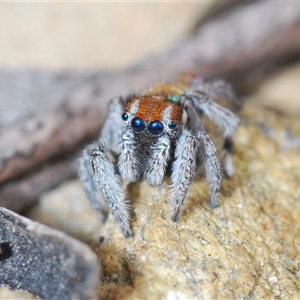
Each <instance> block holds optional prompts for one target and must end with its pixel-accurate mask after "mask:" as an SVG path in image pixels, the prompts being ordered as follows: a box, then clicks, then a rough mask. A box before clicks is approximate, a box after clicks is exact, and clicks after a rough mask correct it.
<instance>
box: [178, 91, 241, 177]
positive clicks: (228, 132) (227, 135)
mask: <svg viewBox="0 0 300 300" xmlns="http://www.w3.org/2000/svg"><path fill="white" fill-rule="evenodd" d="M182 103H183V105H184V106H185V107H189V106H192V107H195V108H196V110H198V111H199V112H204V114H205V115H207V116H208V118H209V119H210V120H211V121H213V122H214V123H215V124H216V125H217V126H218V127H219V128H221V129H222V130H223V135H224V140H225V142H224V146H223V153H222V162H223V171H224V174H225V175H226V176H227V177H230V176H232V175H233V173H234V168H233V164H232V160H231V157H230V152H231V150H232V147H233V135H234V133H235V131H236V128H237V126H238V125H239V123H240V118H239V117H238V116H237V115H236V114H234V113H233V112H232V111H230V110H229V109H227V108H225V107H223V106H221V105H219V104H218V103H216V102H214V101H213V100H212V99H211V98H210V95H209V94H207V93H206V91H205V89H204V88H203V89H202V88H201V87H199V88H198V89H192V90H188V91H186V92H185V93H184V94H183V96H182Z"/></svg>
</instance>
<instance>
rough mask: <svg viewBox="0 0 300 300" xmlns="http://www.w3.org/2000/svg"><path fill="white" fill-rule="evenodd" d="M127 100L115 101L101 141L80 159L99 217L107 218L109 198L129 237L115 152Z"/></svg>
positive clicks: (86, 185)
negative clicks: (106, 206)
mask: <svg viewBox="0 0 300 300" xmlns="http://www.w3.org/2000/svg"><path fill="white" fill-rule="evenodd" d="M125 101H126V100H125V99H123V98H114V99H112V100H111V102H110V104H109V112H108V116H107V119H106V121H105V123H104V125H103V128H102V131H101V138H100V140H99V141H98V142H95V143H93V144H90V145H88V146H87V147H86V149H85V150H84V151H83V154H82V157H81V158H80V161H79V177H80V180H81V182H82V184H83V187H84V189H85V192H86V194H87V196H88V198H89V200H90V202H91V205H92V207H93V208H94V210H95V211H96V212H97V214H98V217H99V218H100V219H101V220H102V221H105V219H106V216H107V211H106V209H105V204H104V201H103V200H105V202H106V203H107V205H108V207H109V209H110V211H111V212H112V214H113V216H114V218H115V220H116V222H117V223H118V224H119V225H120V227H121V229H122V232H123V234H124V236H125V237H127V236H130V235H131V231H130V228H129V223H128V220H129V213H128V205H127V204H126V201H125V200H124V192H123V190H122V187H121V180H120V176H118V175H117V173H116V163H115V159H114V155H113V152H115V149H116V148H117V144H118V142H119V139H120V136H121V133H122V130H123V121H122V119H121V117H120V116H121V113H122V111H123V107H124V104H125ZM112 151H113V152H112ZM101 194H102V195H101Z"/></svg>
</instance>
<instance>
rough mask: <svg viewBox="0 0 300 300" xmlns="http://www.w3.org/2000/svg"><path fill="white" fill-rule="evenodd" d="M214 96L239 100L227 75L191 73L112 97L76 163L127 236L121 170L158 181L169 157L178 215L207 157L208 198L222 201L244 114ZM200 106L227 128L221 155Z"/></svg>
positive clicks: (101, 207)
mask: <svg viewBox="0 0 300 300" xmlns="http://www.w3.org/2000/svg"><path fill="white" fill-rule="evenodd" d="M215 98H223V99H226V100H227V101H228V102H229V103H231V104H233V105H234V106H236V107H238V106H239V105H240V102H239V101H238V99H237V98H236V96H235V95H234V93H233V91H232V89H231V87H230V85H229V84H227V83H226V82H224V81H222V80H214V81H212V82H204V81H203V79H202V78H201V77H199V76H196V75H194V74H185V75H183V76H181V77H179V79H178V80H177V81H175V82H172V83H165V84H157V85H155V86H153V87H152V88H150V89H148V90H147V91H146V92H145V93H143V94H142V95H140V96H132V97H128V98H123V97H119V98H114V99H112V100H111V101H110V104H109V111H108V116H107V119H106V121H105V123H104V125H103V128H102V131H101V137H100V139H99V141H97V142H95V143H93V144H90V145H89V146H87V148H86V149H85V150H84V151H83V155H82V157H81V159H80V167H79V176H80V179H81V181H82V183H83V187H84V189H85V191H86V193H87V196H88V198H89V199H90V201H91V204H92V206H93V208H94V209H95V210H96V211H97V213H98V215H99V217H100V218H101V219H102V220H103V221H104V220H105V218H106V215H107V212H106V210H105V203H103V198H104V200H105V202H106V204H107V205H108V207H109V209H110V211H111V213H112V214H113V216H114V218H115V221H116V222H117V223H118V225H119V226H120V227H121V229H122V232H123V234H124V236H125V237H129V236H130V235H131V230H130V226H129V222H128V221H129V219H130V216H129V212H128V202H127V201H126V200H125V199H124V192H123V189H122V187H121V178H123V179H125V180H128V181H131V182H134V181H137V180H139V179H140V178H141V177H142V176H143V177H144V178H145V179H146V180H147V181H148V183H149V184H151V185H159V184H161V183H162V180H163V178H164V175H165V172H166V168H167V166H168V164H169V163H170V160H173V162H172V165H171V171H172V173H171V181H172V185H171V193H170V196H169V200H170V205H171V210H172V212H171V219H172V220H173V221H175V222H176V221H178V218H179V215H180V212H181V210H182V206H183V203H184V201H185V199H186V197H187V194H188V191H189V188H190V185H191V183H192V181H193V179H194V176H195V173H196V170H197V169H198V167H199V165H200V162H203V163H204V167H205V170H206V177H207V181H208V183H209V189H210V192H211V194H210V198H209V204H210V206H211V207H216V206H217V205H218V194H219V192H220V185H221V179H222V174H225V176H227V177H230V176H232V175H233V173H234V169H233V166H232V161H231V157H230V152H231V149H232V145H233V142H232V137H233V134H234V132H235V130H236V128H237V126H238V124H239V122H240V119H239V117H238V116H236V115H235V114H234V113H233V112H231V111H230V110H229V109H227V108H225V107H223V106H221V105H220V104H217V103H216V102H214V101H213V99H215ZM203 114H205V115H206V116H208V118H209V119H210V120H211V121H212V122H214V123H215V124H216V125H217V126H218V127H219V128H220V129H221V130H222V131H223V136H224V140H225V142H224V147H223V150H222V153H221V163H220V162H219V159H218V157H217V150H216V147H215V145H214V142H213V141H212V139H211V138H210V136H209V135H208V134H207V133H206V132H205V128H204V123H203ZM116 156H117V163H116ZM101 194H102V195H101Z"/></svg>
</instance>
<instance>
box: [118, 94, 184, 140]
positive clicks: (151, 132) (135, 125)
mask: <svg viewBox="0 0 300 300" xmlns="http://www.w3.org/2000/svg"><path fill="white" fill-rule="evenodd" d="M182 115H183V113H182V109H181V107H180V105H179V104H178V103H175V102H174V101H173V102H172V101H169V100H168V98H167V97H164V96H141V97H134V98H132V99H131V100H130V101H129V102H128V104H127V106H126V107H125V110H124V113H123V114H122V119H123V120H124V122H125V124H126V125H127V126H129V127H131V129H132V131H133V132H134V133H135V134H138V135H141V134H143V135H145V136H147V137H150V136H151V137H159V136H161V135H163V134H165V133H169V134H171V135H174V134H175V133H176V132H177V130H178V128H179V126H180V125H181V124H182Z"/></svg>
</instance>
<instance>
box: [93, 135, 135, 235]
mask: <svg viewBox="0 0 300 300" xmlns="http://www.w3.org/2000/svg"><path fill="white" fill-rule="evenodd" d="M91 166H92V170H93V173H94V176H95V180H96V182H97V184H98V187H99V189H100V191H101V193H102V195H103V197H104V199H105V201H106V203H107V205H108V207H109V209H110V211H111V213H112V215H113V217H114V219H115V221H116V222H117V223H118V225H119V226H120V227H121V229H122V232H123V234H124V236H125V237H129V236H131V230H130V227H129V222H128V221H129V218H130V216H129V212H128V204H127V203H126V201H125V196H124V192H123V189H122V186H121V178H120V176H119V175H117V174H116V167H115V160H114V158H113V156H112V155H111V153H110V151H109V150H108V149H107V147H106V145H105V144H104V143H103V141H102V140H100V142H99V145H98V147H97V148H96V149H95V150H94V152H93V153H92V157H91Z"/></svg>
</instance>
